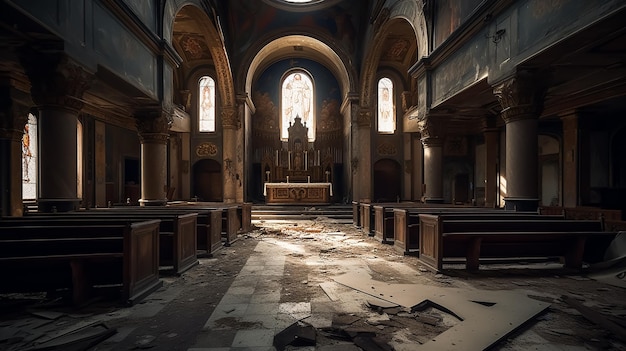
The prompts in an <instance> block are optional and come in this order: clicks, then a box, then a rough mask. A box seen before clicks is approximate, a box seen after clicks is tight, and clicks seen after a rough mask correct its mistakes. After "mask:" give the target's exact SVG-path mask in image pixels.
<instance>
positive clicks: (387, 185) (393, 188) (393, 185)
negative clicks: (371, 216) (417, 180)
mask: <svg viewBox="0 0 626 351" xmlns="http://www.w3.org/2000/svg"><path fill="white" fill-rule="evenodd" d="M401 184H402V168H401V167H400V164H399V163H398V162H397V161H395V160H392V159H388V158H385V159H382V160H378V161H377V162H376V163H375V164H374V201H375V202H395V201H398V200H399V199H400V192H401V190H402V189H401Z"/></svg>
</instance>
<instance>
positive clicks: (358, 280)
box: [334, 273, 550, 351]
mask: <svg viewBox="0 0 626 351" xmlns="http://www.w3.org/2000/svg"><path fill="white" fill-rule="evenodd" d="M334 280H335V281H336V282H337V283H339V284H343V285H345V286H347V287H350V288H352V289H355V290H359V291H361V292H363V293H365V294H368V295H371V296H374V297H376V298H378V299H382V300H385V301H388V302H391V303H395V304H398V305H400V306H404V307H407V308H411V309H413V308H414V307H416V306H420V307H424V306H425V305H426V304H430V305H432V306H434V307H436V308H438V309H440V310H442V311H444V312H447V313H450V314H452V315H453V316H455V317H456V318H458V319H459V323H457V324H456V325H454V326H452V327H450V328H449V329H448V330H446V331H445V332H443V333H441V334H439V335H437V336H436V337H434V338H432V339H431V340H429V341H428V342H426V343H424V344H422V345H420V346H419V347H418V348H417V349H416V350H429V351H430V350H459V349H464V350H485V349H487V348H489V347H491V346H493V345H495V344H496V343H497V342H498V341H500V340H502V339H503V338H505V337H506V336H507V335H509V334H511V333H512V332H513V331H515V330H516V329H517V328H519V327H520V326H521V325H523V324H524V323H526V322H527V321H529V320H530V319H532V318H533V317H535V316H537V315H538V314H539V313H541V312H543V311H544V310H545V309H547V308H548V307H549V306H550V304H549V303H547V302H542V301H538V300H534V299H531V298H529V297H528V296H527V295H525V294H522V293H520V292H516V291H510V290H475V289H458V288H442V287H435V286H426V285H420V284H388V283H384V282H380V281H375V280H372V279H371V277H370V275H369V274H366V273H346V274H343V275H341V276H338V277H335V278H334Z"/></svg>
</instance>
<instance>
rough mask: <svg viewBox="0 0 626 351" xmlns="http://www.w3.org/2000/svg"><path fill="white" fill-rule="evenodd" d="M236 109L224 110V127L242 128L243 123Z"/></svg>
mask: <svg viewBox="0 0 626 351" xmlns="http://www.w3.org/2000/svg"><path fill="white" fill-rule="evenodd" d="M236 112H237V111H235V109H234V108H224V109H222V113H221V114H222V127H224V128H227V129H239V128H241V121H240V120H239V116H238V115H237V113H236Z"/></svg>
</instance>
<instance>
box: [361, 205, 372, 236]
mask: <svg viewBox="0 0 626 351" xmlns="http://www.w3.org/2000/svg"><path fill="white" fill-rule="evenodd" d="M373 224H374V209H373V207H372V204H370V203H368V202H362V203H361V229H362V230H363V232H364V233H365V234H367V235H368V236H373V235H374V227H373Z"/></svg>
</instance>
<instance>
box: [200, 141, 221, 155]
mask: <svg viewBox="0 0 626 351" xmlns="http://www.w3.org/2000/svg"><path fill="white" fill-rule="evenodd" d="M218 150H219V149H218V147H217V145H216V144H215V143H212V142H205V143H202V144H199V145H198V146H196V155H197V156H198V157H213V156H216V155H217V152H218Z"/></svg>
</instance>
